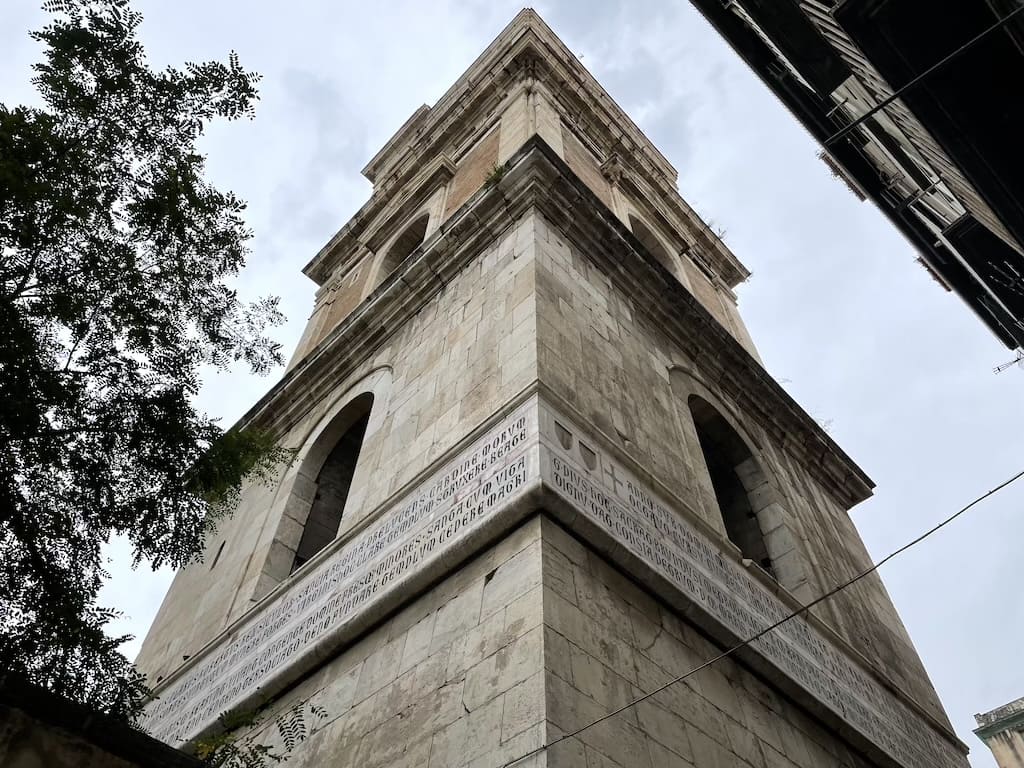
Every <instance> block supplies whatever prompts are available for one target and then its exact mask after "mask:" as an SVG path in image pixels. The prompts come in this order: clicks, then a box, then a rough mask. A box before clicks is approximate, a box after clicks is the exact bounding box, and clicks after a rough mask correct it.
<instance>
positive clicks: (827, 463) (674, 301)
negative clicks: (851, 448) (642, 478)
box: [242, 136, 873, 508]
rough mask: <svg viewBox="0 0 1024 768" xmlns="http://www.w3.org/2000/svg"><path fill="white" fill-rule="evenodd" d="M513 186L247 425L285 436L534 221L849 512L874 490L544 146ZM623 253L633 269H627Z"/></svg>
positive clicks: (436, 238)
mask: <svg viewBox="0 0 1024 768" xmlns="http://www.w3.org/2000/svg"><path fill="white" fill-rule="evenodd" d="M507 165H508V168H509V170H508V171H507V172H506V174H505V176H504V177H503V178H502V180H501V181H500V182H499V183H498V184H496V185H494V186H492V187H485V188H483V189H481V190H480V191H479V192H478V193H477V194H476V195H475V196H474V197H472V198H471V199H470V200H469V201H468V202H467V203H466V204H465V205H463V206H462V208H460V209H459V211H457V212H456V213H455V214H454V215H453V216H452V217H451V218H450V219H449V220H448V221H446V222H445V223H444V224H443V225H442V226H441V228H440V230H439V231H438V232H436V233H435V234H434V235H433V236H432V237H431V238H430V239H429V240H428V241H427V242H425V243H424V244H423V245H421V246H420V247H419V248H418V249H417V250H416V251H414V252H413V253H412V254H411V255H410V256H409V257H408V258H407V259H406V261H405V262H404V263H403V264H402V265H401V266H400V267H399V268H398V269H397V270H396V271H395V272H394V273H393V274H392V275H391V276H389V277H388V278H387V279H386V280H385V281H384V282H383V283H382V284H381V285H380V286H379V287H378V288H377V289H376V290H375V291H374V292H373V294H371V295H370V296H369V297H368V298H367V299H366V300H365V301H364V302H363V304H361V305H360V306H359V307H358V308H357V309H356V310H355V311H354V312H353V313H352V314H351V315H349V316H348V317H347V318H345V319H344V320H343V321H342V322H341V323H340V324H339V325H338V326H337V327H336V328H335V329H334V330H333V331H331V332H330V333H329V334H328V336H327V337H326V338H325V339H324V340H323V341H321V342H320V344H319V346H318V347H317V348H316V349H315V350H314V351H313V352H312V353H311V354H310V355H309V356H307V357H306V358H305V359H303V360H302V361H300V362H299V363H298V364H296V365H295V366H294V367H293V368H292V369H291V370H290V371H289V372H288V373H287V374H286V375H285V377H284V378H283V379H282V380H281V381H280V382H279V383H278V384H277V385H275V386H274V387H273V389H271V391H270V392H269V393H268V394H267V395H266V396H265V397H263V398H262V399H261V400H260V401H259V402H258V403H257V404H256V405H255V406H254V407H253V408H252V409H251V410H250V411H249V412H248V413H247V414H246V415H245V416H244V417H243V419H242V423H243V424H245V425H253V426H258V427H260V428H264V429H269V430H272V431H274V432H278V433H283V432H284V431H285V430H286V429H287V428H288V427H289V425H291V424H294V423H296V421H298V420H299V419H300V418H301V417H302V415H303V414H304V413H305V412H307V411H308V409H309V408H310V407H312V405H313V404H314V403H315V402H316V401H317V400H318V399H320V398H321V397H323V396H325V395H326V394H327V393H329V392H330V391H332V390H333V389H334V388H335V387H336V386H337V384H338V382H339V381H342V380H344V379H345V378H346V377H347V376H349V375H350V374H351V373H352V372H353V371H354V370H355V369H356V367H357V366H358V365H360V364H361V363H363V362H365V361H366V360H367V359H369V358H371V357H372V355H373V354H375V353H376V351H377V350H378V349H379V348H380V347H381V346H382V345H383V344H384V342H385V341H386V339H387V338H388V337H389V336H391V335H392V334H393V333H395V332H396V331H397V330H398V329H399V328H400V327H401V326H402V325H403V324H404V323H405V322H406V321H408V320H409V319H410V318H411V317H413V316H414V315H415V314H416V313H417V312H418V311H419V310H420V308H421V307H422V306H423V305H424V304H425V303H426V302H427V301H429V300H430V299H431V298H432V297H433V296H434V295H435V294H436V293H438V292H439V291H440V290H443V288H444V287H445V286H446V285H447V284H448V282H450V281H451V279H452V278H453V277H454V276H455V275H457V274H458V272H459V271H460V270H461V269H462V268H463V266H464V265H465V264H466V263H467V262H468V261H469V260H470V259H472V258H474V257H475V256H476V255H477V254H478V253H479V252H480V250H482V249H483V248H485V247H487V245H489V244H491V243H493V242H495V240H496V239H497V238H498V237H499V236H500V234H501V233H502V232H503V231H505V230H506V229H507V228H508V227H510V226H511V225H512V224H513V223H514V222H515V221H516V220H518V219H519V218H521V217H522V216H523V215H525V214H526V212H527V211H529V210H530V209H536V210H538V211H540V212H541V214H542V215H543V216H544V218H545V219H546V220H547V221H549V222H550V224H551V225H552V226H554V227H556V228H559V229H561V230H562V231H563V232H564V233H565V236H566V237H567V238H568V239H569V240H570V242H572V243H574V244H575V245H576V246H577V247H578V248H580V249H581V250H582V251H583V252H584V253H585V254H587V255H588V256H589V257H590V258H592V259H593V260H594V261H596V262H597V263H598V264H599V265H600V266H601V267H602V269H604V271H605V272H606V274H607V275H608V276H609V277H610V278H612V279H613V280H616V281H617V282H618V283H619V285H620V286H622V287H623V288H624V289H625V291H626V292H627V294H628V295H630V296H632V297H634V306H635V307H636V311H637V312H640V313H642V314H644V315H646V316H647V317H648V319H649V320H650V321H651V322H652V324H653V325H654V326H655V327H657V328H661V329H664V332H665V333H666V334H668V335H669V336H670V337H671V338H672V339H673V341H674V342H675V343H676V344H678V345H679V347H680V348H681V349H682V350H683V351H684V353H685V354H686V355H687V356H688V357H689V358H690V359H691V360H693V361H694V362H695V363H696V364H697V365H699V366H700V367H701V370H702V371H703V373H704V375H705V376H706V378H707V379H708V380H709V381H712V382H715V383H716V384H717V385H718V387H719V388H720V389H719V392H720V394H721V395H722V396H723V397H727V398H730V399H732V400H733V401H734V402H735V403H736V405H737V407H739V408H740V409H741V410H743V411H744V412H745V413H747V414H749V415H750V417H751V418H753V419H754V420H755V421H756V422H757V423H758V424H759V425H760V426H761V427H762V428H763V429H764V430H765V431H766V432H767V433H768V435H770V437H771V438H772V440H773V441H774V442H775V443H776V445H778V446H779V447H780V448H781V449H783V450H785V451H787V452H789V453H790V454H792V455H794V456H796V457H797V458H798V459H799V460H800V461H801V462H802V463H803V465H804V466H805V467H806V468H807V470H808V471H809V472H810V473H811V474H812V475H813V476H814V477H815V478H816V479H817V480H818V482H820V483H821V484H822V486H823V487H824V488H826V489H828V490H829V492H830V493H831V494H832V495H833V496H834V497H835V498H836V499H837V501H838V502H839V503H840V504H842V505H843V507H844V508H849V507H851V506H853V505H854V504H856V503H858V502H860V501H862V500H863V499H865V498H867V497H868V496H869V495H870V494H871V488H872V487H873V483H872V482H871V480H870V479H869V478H868V477H867V475H865V474H864V472H863V471H862V470H861V469H860V468H859V467H857V465H856V464H854V462H853V461H852V460H851V459H850V458H849V457H848V456H847V455H846V454H845V453H844V452H843V451H842V450H841V449H840V448H839V446H837V445H836V444H835V442H834V441H832V439H831V438H830V437H829V436H828V435H827V434H826V433H825V432H824V431H823V430H822V429H821V427H820V426H818V424H817V423H816V422H815V421H814V419H812V418H811V417H810V416H809V415H808V414H807V413H806V412H805V411H804V410H803V409H802V408H800V406H799V405H797V403H796V402H795V401H794V400H793V399H792V398H791V397H790V396H789V395H788V394H787V393H786V392H785V391H784V390H783V389H782V387H780V386H779V385H778V383H776V382H775V380H774V379H772V378H771V376H769V375H768V373H767V372H766V371H765V370H764V369H763V368H762V367H761V366H760V365H759V364H758V363H757V362H756V361H755V360H754V359H753V357H751V356H750V354H749V353H748V352H747V351H746V350H745V349H744V348H743V347H742V346H741V345H740V344H739V342H737V341H736V340H735V339H734V338H733V337H732V336H731V335H730V334H729V333H728V332H727V331H726V330H725V329H724V328H723V327H722V326H721V325H720V324H719V323H718V321H717V320H715V319H714V318H713V317H712V316H711V315H710V313H709V312H708V311H707V310H706V309H704V307H703V306H702V305H701V304H700V302H698V301H697V300H696V299H695V298H694V297H693V295H692V294H690V293H689V292H688V291H687V290H686V289H685V288H684V287H683V286H682V285H680V284H679V283H678V281H676V280H675V278H673V277H672V275H670V274H669V273H668V272H667V271H666V270H665V269H664V267H662V266H661V265H660V264H659V263H658V262H657V260H656V259H655V258H654V257H653V256H652V255H651V254H650V253H648V252H647V251H646V249H645V248H644V247H643V246H642V245H641V244H640V243H639V241H637V240H636V238H635V237H634V236H633V235H632V233H631V232H630V231H629V230H628V228H626V226H625V225H623V224H622V222H621V221H619V220H618V219H617V218H616V217H615V216H614V215H613V214H612V213H611V212H610V211H609V210H608V209H607V208H606V207H605V206H604V204H603V203H601V201H600V200H598V198H597V197H596V196H595V195H594V194H593V193H592V192H591V191H590V190H589V188H587V187H586V186H585V185H584V184H583V183H582V182H581V181H580V180H579V179H578V178H577V177H576V176H575V175H574V174H573V173H572V171H571V170H570V169H569V167H568V166H567V165H566V164H565V163H564V161H563V160H562V159H561V158H560V157H558V155H557V154H556V153H555V152H554V150H552V149H551V148H550V147H549V146H548V145H547V144H546V143H545V142H544V141H543V140H542V139H540V138H539V137H536V136H535V137H533V138H532V139H530V140H529V141H528V142H527V143H526V144H525V145H524V146H523V147H522V148H521V149H520V150H519V152H518V153H517V154H516V155H515V156H513V157H512V158H510V160H509V162H508V164H507ZM623 249H626V250H627V252H628V253H627V256H632V257H633V258H630V257H627V258H623V255H624V254H623Z"/></svg>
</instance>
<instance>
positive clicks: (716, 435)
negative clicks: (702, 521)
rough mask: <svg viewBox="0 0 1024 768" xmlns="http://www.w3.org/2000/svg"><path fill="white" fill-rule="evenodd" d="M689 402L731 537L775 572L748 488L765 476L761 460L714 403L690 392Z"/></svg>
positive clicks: (752, 557) (746, 552) (762, 564)
mask: <svg viewBox="0 0 1024 768" xmlns="http://www.w3.org/2000/svg"><path fill="white" fill-rule="evenodd" d="M688 405H689V407H690V414H691V416H692V417H693V423H694V426H695V427H696V428H697V439H698V440H699V441H700V448H701V452H702V453H703V454H704V463H705V464H706V465H707V468H708V474H709V475H710V476H711V485H712V487H713V488H714V490H715V499H716V501H717V502H718V508H719V511H720V512H721V514H722V521H723V522H724V523H725V531H726V533H727V534H728V536H729V540H730V541H732V543H733V544H735V545H736V546H737V547H738V548H739V550H740V552H741V553H742V554H743V557H745V558H748V559H750V560H753V561H754V562H755V563H757V564H758V565H760V566H761V567H762V568H764V570H766V571H767V572H768V573H773V569H772V561H771V558H770V557H769V554H768V547H767V545H766V543H765V537H764V534H763V532H762V530H761V524H760V523H759V522H758V518H757V510H756V509H755V506H754V505H753V504H752V503H751V498H750V494H749V492H748V490H747V488H748V486H751V487H753V485H754V483H755V482H758V481H759V478H760V477H761V476H763V474H762V472H761V470H760V467H759V465H758V464H757V460H756V459H755V458H754V455H753V453H751V451H750V448H749V447H747V444H746V442H744V440H743V438H742V437H740V436H739V434H738V433H737V432H736V430H735V429H733V427H732V425H730V424H729V422H728V421H726V420H725V418H724V417H723V416H722V414H720V413H719V412H718V411H717V410H716V409H715V408H714V406H712V405H711V404H710V403H708V402H707V401H706V400H704V399H703V398H701V397H698V396H697V395H691V396H690V398H689V400H688ZM744 479H746V480H747V482H746V483H744Z"/></svg>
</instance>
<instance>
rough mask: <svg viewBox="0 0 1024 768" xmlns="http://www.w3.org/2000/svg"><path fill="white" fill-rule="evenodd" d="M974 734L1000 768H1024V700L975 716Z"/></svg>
mask: <svg viewBox="0 0 1024 768" xmlns="http://www.w3.org/2000/svg"><path fill="white" fill-rule="evenodd" d="M974 720H975V722H977V724H978V727H977V728H975V729H974V733H975V734H976V735H977V736H978V738H979V739H981V740H982V741H983V742H985V746H986V747H988V748H989V749H991V750H992V756H993V757H995V759H996V762H997V763H998V764H999V768H1024V698H1021V699H1017V700H1016V701H1011V702H1010V703H1009V704H1004V705H1003V706H1001V707H998V708H997V709H993V710H992V711H991V712H986V713H984V714H982V715H975V716H974Z"/></svg>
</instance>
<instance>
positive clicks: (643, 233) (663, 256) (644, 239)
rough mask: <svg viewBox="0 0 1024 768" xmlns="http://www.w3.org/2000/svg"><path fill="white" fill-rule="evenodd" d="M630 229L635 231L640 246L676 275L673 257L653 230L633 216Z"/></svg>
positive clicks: (630, 216) (634, 234) (630, 217)
mask: <svg viewBox="0 0 1024 768" xmlns="http://www.w3.org/2000/svg"><path fill="white" fill-rule="evenodd" d="M629 228H630V229H631V230H633V236H634V237H636V239H637V240H639V241H640V245H642V246H643V247H644V248H646V249H647V251H648V253H650V254H651V256H653V257H654V258H655V259H657V260H658V263H659V264H661V266H663V267H664V268H665V269H667V270H668V271H669V272H670V273H671V274H673V275H675V273H676V268H675V264H674V263H673V261H672V255H671V254H670V253H669V252H668V249H667V248H666V247H665V246H664V245H663V244H662V242H661V240H660V239H659V238H658V236H657V235H656V234H654V232H653V231H652V230H651V228H650V227H648V226H647V225H646V224H644V223H643V222H642V221H641V220H640V219H638V218H637V217H636V216H634V215H633V214H630V215H629Z"/></svg>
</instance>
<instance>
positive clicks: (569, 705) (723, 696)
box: [237, 514, 874, 768]
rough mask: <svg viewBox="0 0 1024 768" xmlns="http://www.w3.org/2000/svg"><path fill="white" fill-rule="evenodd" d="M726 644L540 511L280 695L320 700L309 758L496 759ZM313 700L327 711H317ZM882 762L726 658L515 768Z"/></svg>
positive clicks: (380, 761)
mask: <svg viewBox="0 0 1024 768" xmlns="http://www.w3.org/2000/svg"><path fill="white" fill-rule="evenodd" d="M722 650H724V649H723V648H722V647H721V646H719V645H718V644H716V643H715V642H714V641H712V640H710V639H709V638H708V637H707V636H706V635H705V634H703V633H702V632H701V630H700V629H699V628H698V627H697V626H695V625H693V624H692V623H690V622H689V621H687V620H686V619H685V618H684V617H682V616H680V615H679V614H677V613H676V612H674V611H673V610H672V609H670V608H669V607H667V606H666V605H665V604H663V603H662V602H660V601H659V600H658V599H657V598H656V597H654V596H653V595H652V594H651V593H650V592H648V591H647V590H646V589H644V588H642V587H640V586H638V585H637V584H636V583H635V582H633V581H631V580H630V578H629V576H627V575H626V574H625V573H623V572H622V571H620V570H619V569H618V568H616V567H615V566H613V565H612V564H610V563H609V562H608V561H606V560H605V559H604V558H602V557H601V556H600V555H598V554H597V553H596V552H595V551H594V550H592V549H591V548H590V547H589V546H588V545H587V544H586V543H585V542H583V541H582V540H580V539H578V538H576V537H574V536H572V535H570V534H569V533H568V532H566V531H565V530H564V529H563V528H562V527H560V526H559V525H558V524H556V523H554V522H552V520H551V519H550V518H548V517H547V516H545V515H544V514H539V515H537V516H534V517H532V518H531V519H529V520H528V521H527V522H525V523H524V524H523V525H522V526H521V527H519V528H518V529H516V530H515V531H513V532H512V533H511V534H509V535H508V536H507V537H505V538H504V539H502V540H501V541H500V542H499V543H498V544H496V545H495V546H493V547H491V548H490V549H488V550H486V551H485V552H484V553H482V554H481V555H479V556H477V557H476V558H474V559H472V560H471V561H470V562H468V563H467V564H465V565H463V566H462V567H461V568H459V569H458V570H456V571H454V572H453V573H452V574H451V575H449V576H448V577H447V578H446V579H445V580H444V581H443V582H442V583H440V584H439V585H437V586H435V587H434V588H432V589H430V590H429V591H428V592H426V593H425V594H423V595H421V596H419V597H417V598H415V599H413V600H412V601H411V602H410V603H409V604H408V605H407V606H406V607H404V608H403V609H401V610H400V611H399V612H398V613H396V614H395V615H393V616H392V617H390V618H389V619H387V620H386V621H384V622H383V623H381V624H380V625H379V626H377V627H376V628H375V629H373V630H371V631H370V632H369V633H368V634H366V635H365V636H363V637H362V638H361V639H360V640H358V641H357V642H355V643H353V644H352V645H350V646H349V647H347V648H344V649H341V650H340V651H339V652H338V654H337V655H336V656H335V657H333V658H329V659H327V660H326V661H325V663H324V665H323V666H322V667H321V668H320V669H318V670H317V671H316V672H315V673H313V674H312V675H310V676H309V677H307V678H305V679H303V680H301V681H300V682H299V683H297V684H296V685H295V686H294V687H293V688H292V689H290V690H289V691H287V692H286V693H285V694H283V695H281V696H280V697H279V698H277V699H276V700H275V701H273V702H272V703H271V704H270V705H269V706H268V707H267V708H266V710H265V711H264V712H262V713H261V721H262V722H263V723H264V724H263V725H262V726H260V728H259V730H258V731H256V732H254V733H251V734H243V733H239V734H237V735H238V736H239V737H241V736H250V735H251V736H253V737H254V739H255V741H256V742H258V743H262V744H268V745H272V746H276V745H278V744H279V742H280V740H281V738H280V734H279V733H278V732H277V731H276V729H275V727H274V720H275V717H276V716H277V715H279V714H283V713H285V712H287V711H288V710H291V709H292V708H296V707H298V708H301V709H302V710H303V711H304V712H306V713H307V714H306V717H305V720H306V722H307V724H308V725H309V726H310V737H309V738H308V740H306V741H305V742H304V743H302V744H301V745H300V746H299V747H298V748H297V749H296V750H295V752H294V753H293V755H292V756H291V757H290V759H289V765H294V766H297V767H300V768H301V767H303V766H321V765H331V766H335V767H336V768H347V767H348V766H351V767H352V768H374V767H375V766H388V768H394V767H396V766H401V767H402V768H413V767H414V766H427V768H464V767H466V766H468V767H469V768H498V767H499V766H503V765H504V764H505V763H506V762H508V761H511V760H514V759H516V758H518V757H521V756H524V755H527V754H531V753H533V752H534V750H538V748H540V747H542V746H543V745H547V744H551V743H552V742H555V741H556V740H558V739H559V737H560V736H562V735H563V734H567V733H570V732H574V731H576V730H577V729H579V728H581V727H582V726H585V725H588V724H589V723H591V722H593V721H595V720H598V719H599V718H602V717H603V716H605V715H606V714H608V713H610V712H612V711H613V710H616V709H618V708H619V707H622V706H624V705H626V704H629V703H630V702H632V701H634V700H635V699H637V698H638V697H640V696H641V695H643V694H644V693H647V692H651V691H654V690H655V689H657V688H659V687H660V686H662V685H664V684H665V683H667V682H669V681H670V680H673V679H674V678H676V677H677V676H679V675H681V674H683V673H686V672H688V671H690V670H692V669H695V668H697V667H699V666H701V665H703V664H704V663H705V662H707V661H708V660H710V659H712V658H714V657H716V656H717V655H718V654H720V653H721V652H722ZM312 707H317V708H319V709H321V710H322V711H323V712H324V716H323V717H322V718H314V717H312V716H310V715H309V714H308V713H310V712H311V709H312ZM545 765H546V766H551V767H552V768H554V767H557V768H595V767H599V768H869V767H870V766H872V765H874V763H872V762H870V761H869V760H867V759H866V758H865V757H864V756H863V755H862V754H861V753H859V752H858V751H857V750H856V749H855V748H854V747H853V746H851V745H850V744H849V743H848V742H846V741H844V739H843V738H842V737H841V736H839V735H838V733H837V732H836V731H835V730H834V729H830V728H829V727H827V725H825V724H824V723H823V722H822V721H820V720H819V719H817V718H816V717H815V716H814V714H813V713H812V712H809V711H808V710H806V709H805V708H803V707H802V706H800V705H798V704H797V703H795V702H794V701H792V700H791V699H789V698H788V697H787V696H785V695H784V694H782V693H780V692H779V691H778V690H777V689H775V688H773V687H772V686H770V685H769V684H767V683H766V682H764V680H763V679H761V678H760V677H759V676H757V675H756V674H754V673H753V672H751V671H750V670H749V669H748V668H746V667H745V666H744V665H743V664H742V663H741V662H738V661H734V660H732V659H724V660H721V661H718V662H716V663H715V664H714V665H712V666H710V667H707V668H705V669H702V670H701V671H700V672H698V673H696V674H694V675H692V676H690V677H688V678H687V679H686V680H685V681H682V682H679V683H676V684H674V685H672V686H670V687H668V688H667V689H666V690H664V691H663V692H660V693H657V694H655V695H653V696H651V697H650V698H648V699H647V700H645V701H643V702H641V703H639V704H636V705H635V706H632V707H629V708H628V709H626V710H625V711H624V712H622V713H620V714H617V715H615V716H613V717H611V718H608V719H607V720H604V721H603V722H602V723H600V724H598V725H595V726H593V727H590V728H588V729H587V730H585V731H584V732H582V733H580V734H579V735H576V736H573V737H572V738H569V739H565V740H562V741H558V743H557V744H554V745H553V746H551V747H549V748H548V749H547V750H538V752H537V754H531V756H530V757H528V758H527V759H525V760H523V761H521V762H519V763H517V766H527V767H529V768H539V766H545Z"/></svg>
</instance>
